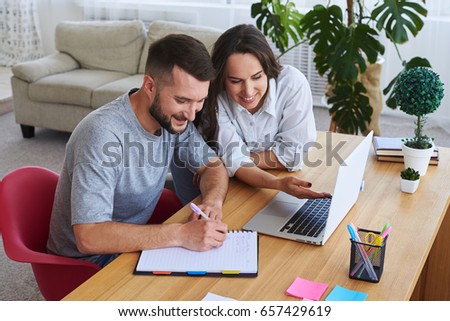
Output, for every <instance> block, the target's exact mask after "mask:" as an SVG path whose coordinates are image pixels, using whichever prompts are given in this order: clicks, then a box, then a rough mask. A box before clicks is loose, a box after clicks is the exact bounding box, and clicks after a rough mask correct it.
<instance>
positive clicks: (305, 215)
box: [280, 198, 331, 237]
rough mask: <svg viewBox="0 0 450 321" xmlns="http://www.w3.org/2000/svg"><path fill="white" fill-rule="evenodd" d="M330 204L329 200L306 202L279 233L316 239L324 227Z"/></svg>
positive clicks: (317, 199) (310, 200)
mask: <svg viewBox="0 0 450 321" xmlns="http://www.w3.org/2000/svg"><path fill="white" fill-rule="evenodd" d="M330 204H331V198H315V199H309V200H307V201H306V203H305V204H304V205H303V206H302V207H301V208H300V209H299V210H298V211H297V212H296V213H295V214H294V216H293V217H292V218H291V219H290V220H289V221H288V222H287V223H286V224H285V225H284V226H283V227H282V228H281V230H280V232H287V233H293V234H298V235H305V236H311V237H316V236H317V235H319V234H320V232H321V231H322V230H323V229H324V227H325V223H326V221H327V218H328V212H329V210H330Z"/></svg>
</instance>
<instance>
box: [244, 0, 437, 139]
mask: <svg viewBox="0 0 450 321" xmlns="http://www.w3.org/2000/svg"><path fill="white" fill-rule="evenodd" d="M423 2H425V1H423ZM346 3H347V7H346V8H345V10H346V13H347V14H346V15H344V13H343V10H342V8H341V7H339V6H337V5H334V4H332V1H328V5H327V6H324V5H321V4H318V5H315V6H314V7H313V8H312V9H311V10H310V11H308V12H307V13H306V14H304V15H303V14H301V13H300V12H299V11H298V10H297V9H296V8H295V5H294V3H292V2H290V1H284V2H282V1H280V0H261V1H260V2H257V3H254V4H253V5H252V9H251V15H252V17H253V18H256V25H257V27H258V28H259V29H260V30H261V31H262V32H263V33H264V34H265V35H266V36H267V37H269V38H270V39H271V40H272V41H273V42H274V43H275V45H276V46H277V48H278V49H279V50H280V53H281V55H280V57H281V56H282V55H283V54H285V53H286V52H288V51H289V50H290V49H292V48H293V47H295V46H298V45H299V44H301V43H304V42H307V43H308V44H309V45H311V46H312V47H313V51H314V53H315V58H314V63H315V67H316V70H317V71H318V73H319V74H320V75H322V76H326V77H327V81H328V84H329V86H330V88H331V89H330V90H329V92H330V93H331V94H330V95H329V98H328V100H327V102H328V104H330V105H331V109H330V114H331V117H332V121H333V122H334V123H335V124H336V126H337V128H338V130H339V131H341V132H344V133H351V134H358V133H359V132H363V133H364V132H366V131H367V129H368V124H370V122H371V120H372V113H373V107H372V106H371V102H370V100H369V96H370V95H368V93H367V89H366V86H365V85H364V83H363V82H362V81H361V75H364V73H365V72H366V70H367V68H368V66H369V65H371V64H375V63H376V62H377V60H378V59H379V58H380V56H382V55H383V54H384V51H385V48H384V46H383V44H382V43H381V42H380V35H381V33H384V34H385V35H386V37H387V39H389V40H390V41H391V42H392V43H393V44H394V46H395V47H396V50H397V52H398V55H399V58H400V61H401V63H402V66H403V69H409V68H412V67H416V66H426V67H430V64H429V62H428V61H427V60H426V59H424V58H419V57H415V58H413V59H411V60H410V61H408V62H407V61H405V60H404V59H403V58H402V57H401V55H400V52H399V49H398V45H399V44H403V43H405V42H407V41H408V40H409V37H410V36H411V35H412V36H413V37H415V36H416V35H417V34H418V32H419V31H420V30H421V29H422V27H423V25H424V22H423V20H422V18H423V17H425V16H426V15H427V10H426V8H425V7H424V6H423V5H422V4H421V3H418V2H417V1H404V0H384V1H381V0H380V1H378V2H377V3H376V4H375V6H374V7H373V8H372V10H370V11H369V9H368V7H367V6H365V4H364V0H347V1H346ZM345 16H346V20H344V17H345ZM397 77H398V76H397ZM397 77H395V78H394V79H393V80H392V81H391V82H390V84H389V85H388V87H386V89H385V90H384V91H383V93H384V94H385V95H388V99H387V101H386V104H387V106H389V107H391V108H396V102H395V98H394V97H392V88H393V86H394V85H395V82H396V79H397ZM378 90H379V91H380V89H379V88H378ZM380 96H381V92H380ZM380 108H381V107H380Z"/></svg>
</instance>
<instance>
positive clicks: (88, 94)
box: [28, 69, 128, 107]
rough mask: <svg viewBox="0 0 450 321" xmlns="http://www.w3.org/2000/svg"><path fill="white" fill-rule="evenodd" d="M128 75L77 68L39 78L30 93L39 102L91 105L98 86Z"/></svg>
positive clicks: (32, 85)
mask: <svg viewBox="0 0 450 321" xmlns="http://www.w3.org/2000/svg"><path fill="white" fill-rule="evenodd" d="M127 76H128V75H127V74H124V73H120V72H113V71H105V70H88V69H77V70H73V71H69V72H66V73H61V74H56V75H52V76H48V77H44V78H41V79H39V80H38V81H36V82H34V83H32V84H30V88H29V91H28V95H29V97H30V99H31V100H34V101H38V102H46V103H61V104H69V105H77V106H84V107H91V106H92V104H91V103H92V93H93V91H94V90H95V89H96V88H98V87H100V86H103V85H104V84H107V83H110V82H112V81H115V80H118V79H121V78H125V77H127Z"/></svg>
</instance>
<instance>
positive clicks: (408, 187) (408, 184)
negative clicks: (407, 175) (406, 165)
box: [400, 178, 420, 194]
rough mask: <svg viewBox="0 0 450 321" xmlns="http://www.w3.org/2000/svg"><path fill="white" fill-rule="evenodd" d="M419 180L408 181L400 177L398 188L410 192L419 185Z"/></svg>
mask: <svg viewBox="0 0 450 321" xmlns="http://www.w3.org/2000/svg"><path fill="white" fill-rule="evenodd" d="M419 182H420V179H418V180H415V181H410V180H407V179H403V178H400V188H401V190H402V192H405V193H410V194H412V193H414V192H415V191H416V190H417V188H418V187H419Z"/></svg>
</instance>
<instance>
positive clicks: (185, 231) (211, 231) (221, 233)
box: [179, 219, 228, 251]
mask: <svg viewBox="0 0 450 321" xmlns="http://www.w3.org/2000/svg"><path fill="white" fill-rule="evenodd" d="M227 230H228V227H227V225H226V224H224V223H222V222H218V221H213V220H209V221H207V220H203V219H202V220H194V221H190V222H188V223H185V224H183V225H182V226H181V230H180V235H179V236H180V238H181V239H180V241H181V245H182V246H183V247H185V248H187V249H190V250H194V251H206V250H210V249H212V248H215V247H218V246H221V245H222V244H223V242H224V241H225V239H226V238H227Z"/></svg>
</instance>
